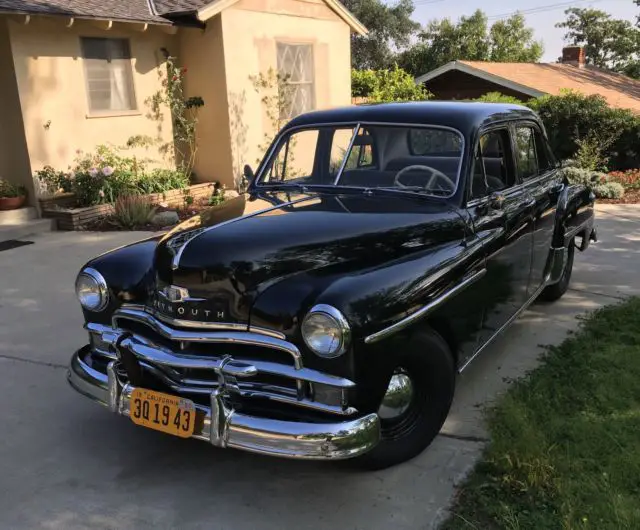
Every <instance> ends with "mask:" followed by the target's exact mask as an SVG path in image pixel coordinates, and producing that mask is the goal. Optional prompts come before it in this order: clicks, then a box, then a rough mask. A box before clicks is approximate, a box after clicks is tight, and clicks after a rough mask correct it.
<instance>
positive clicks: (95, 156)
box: [46, 145, 189, 206]
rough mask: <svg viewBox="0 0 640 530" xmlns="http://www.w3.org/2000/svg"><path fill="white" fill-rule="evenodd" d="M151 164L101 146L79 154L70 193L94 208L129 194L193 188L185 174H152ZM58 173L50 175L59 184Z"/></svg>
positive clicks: (82, 203)
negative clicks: (149, 166) (56, 179)
mask: <svg viewBox="0 0 640 530" xmlns="http://www.w3.org/2000/svg"><path fill="white" fill-rule="evenodd" d="M148 162H149V160H146V159H139V158H137V157H135V156H123V155H122V154H121V150H120V149H118V148H114V147H109V146H105V145H100V146H98V147H97V148H96V151H95V152H93V153H82V152H81V151H78V156H77V157H76V161H75V167H74V170H73V172H72V173H71V174H70V175H69V176H67V178H68V180H69V183H70V186H69V187H70V190H71V191H73V192H74V193H75V194H76V197H77V199H78V204H79V205H81V206H91V205H93V204H101V203H114V202H115V201H116V200H117V199H118V197H122V196H125V195H136V194H145V195H146V194H149V193H164V192H166V191H169V190H173V189H184V188H186V187H187V186H189V178H188V177H187V175H186V174H185V173H184V171H180V170H173V169H154V170H151V171H149V170H148V169H147V164H148ZM55 174H56V172H55V171H54V170H51V171H48V172H47V174H46V176H47V178H49V179H50V180H51V181H53V182H55V178H57V177H55ZM50 175H53V176H50Z"/></svg>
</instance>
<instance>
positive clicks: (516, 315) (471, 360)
mask: <svg viewBox="0 0 640 530" xmlns="http://www.w3.org/2000/svg"><path fill="white" fill-rule="evenodd" d="M546 286H547V284H546V283H545V282H543V283H542V285H540V287H538V289H536V291H535V293H533V295H532V296H531V297H530V298H529V299H528V300H527V301H526V302H525V303H524V305H523V306H522V307H521V308H520V309H518V310H517V311H516V312H515V313H514V314H513V315H512V316H511V317H510V318H509V320H507V321H506V322H505V323H504V324H503V325H502V326H500V328H499V329H498V331H496V332H495V333H494V334H493V335H491V337H490V338H489V340H487V341H486V342H485V343H484V344H483V345H482V346H480V348H478V349H477V350H476V352H475V353H474V354H473V355H472V356H471V357H470V358H469V359H467V361H466V362H465V363H464V364H463V365H462V367H461V368H459V369H458V373H460V374H461V373H462V371H463V370H464V369H465V368H466V367H467V366H469V365H470V364H471V363H472V362H473V360H474V359H475V358H476V357H477V356H478V355H480V354H481V353H482V352H483V351H484V350H485V348H486V347H487V346H488V345H489V344H491V343H492V342H493V341H494V340H495V339H496V338H497V337H498V336H500V335H501V334H502V332H503V331H504V330H505V329H507V328H508V327H509V325H510V324H511V323H512V322H513V321H514V320H515V319H516V318H518V317H519V316H520V314H521V313H522V312H523V311H524V310H525V309H527V307H529V306H530V305H531V304H532V303H533V301H534V300H535V299H536V298H537V297H538V295H539V294H540V293H541V292H542V290H543V289H544V288H545V287H546Z"/></svg>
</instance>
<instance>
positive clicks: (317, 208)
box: [154, 192, 462, 323]
mask: <svg viewBox="0 0 640 530" xmlns="http://www.w3.org/2000/svg"><path fill="white" fill-rule="evenodd" d="M461 224H462V219H461V217H460V216H458V215H457V214H456V213H455V212H454V211H453V210H452V209H451V207H450V206H448V205H447V204H446V203H444V202H442V203H440V202H436V201H429V200H426V199H424V198H421V197H415V196H411V195H408V194H407V195H400V194H393V195H389V194H384V195H377V194H376V195H373V196H366V195H364V194H344V195H337V194H333V193H301V192H300V193H284V192H266V193H265V192H262V193H258V194H251V195H249V194H244V195H240V196H239V197H237V198H234V199H231V200H229V201H227V202H226V203H224V204H223V205H220V206H217V207H213V208H211V209H208V210H206V211H205V212H203V213H201V214H200V215H197V216H195V217H193V218H192V219H189V220H188V221H186V222H184V223H182V224H181V225H178V226H177V227H176V228H175V229H173V230H172V231H170V232H169V233H167V234H166V236H164V237H163V238H162V240H161V241H160V242H159V244H158V247H157V248H156V254H155V258H154V262H155V267H154V268H155V271H156V278H157V284H158V285H157V291H161V290H162V289H164V288H165V287H167V286H169V285H174V286H178V287H182V288H185V289H187V291H188V295H186V296H188V298H187V299H186V300H180V301H179V303H178V304H177V305H176V304H175V303H173V304H164V303H162V299H161V297H159V298H158V300H156V303H157V304H158V303H159V304H160V309H162V310H166V311H168V312H169V313H171V312H172V311H173V313H174V314H173V316H174V317H181V318H192V319H194V320H200V321H202V320H206V321H214V322H215V321H224V322H241V323H242V322H248V318H249V312H250V309H251V305H252V303H253V301H254V300H255V299H256V297H257V296H258V295H259V294H260V293H261V292H262V291H264V290H265V289H266V288H268V287H270V286H273V285H274V283H277V282H279V281H283V280H285V279H286V278H288V277H290V276H292V275H296V274H299V273H302V272H309V271H311V270H315V271H319V272H323V271H325V270H327V271H330V272H331V273H332V274H334V273H336V272H338V273H339V272H340V270H341V269H344V270H345V271H346V270H350V271H353V270H354V269H357V268H359V267H362V268H364V267H369V266H372V265H375V264H376V263H380V262H383V261H385V260H389V259H391V258H394V259H395V258H398V257H400V256H402V255H404V254H407V253H411V252H417V251H420V250H424V248H425V247H426V246H430V245H434V244H438V243H440V242H442V241H451V240H452V238H453V237H457V238H458V239H459V238H460V234H461ZM182 293H183V295H182V296H185V294H184V293H185V292H184V291H182ZM164 298H165V299H166V298H167V297H166V296H164ZM165 301H166V300H165ZM181 308H182V309H181ZM176 311H178V313H176Z"/></svg>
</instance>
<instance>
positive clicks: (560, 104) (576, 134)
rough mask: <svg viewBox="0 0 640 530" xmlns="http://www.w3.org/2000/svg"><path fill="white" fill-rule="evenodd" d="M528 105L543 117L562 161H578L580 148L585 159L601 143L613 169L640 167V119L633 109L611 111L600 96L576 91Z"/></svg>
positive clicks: (553, 146)
mask: <svg viewBox="0 0 640 530" xmlns="http://www.w3.org/2000/svg"><path fill="white" fill-rule="evenodd" d="M527 105H528V106H529V107H531V108H532V109H533V110H535V111H536V112H537V113H538V114H539V115H540V117H541V118H542V121H543V122H544V125H545V128H546V130H547V134H548V136H549V141H550V142H551V147H552V148H553V150H554V152H555V154H556V156H557V157H558V158H559V159H560V160H563V159H566V158H577V155H578V151H579V150H581V149H582V151H583V155H585V156H586V155H587V152H588V151H589V150H592V148H593V145H595V144H599V145H600V156H601V157H602V159H603V160H604V161H607V160H608V165H609V167H611V168H612V169H628V168H633V167H638V166H640V116H637V115H636V114H634V113H633V112H631V111H630V110H625V109H614V108H611V107H609V105H608V103H607V101H606V99H605V98H604V97H602V96H600V95H590V96H586V95H584V94H580V93H579V92H575V91H563V93H562V94H560V95H558V96H543V97H541V98H537V99H532V100H530V101H529V102H528V103H527ZM591 156H592V155H588V156H586V158H590V157H591ZM581 163H584V161H583V162H581ZM600 165H601V166H603V165H605V164H602V163H601V164H600Z"/></svg>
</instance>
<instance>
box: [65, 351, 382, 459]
mask: <svg viewBox="0 0 640 530" xmlns="http://www.w3.org/2000/svg"><path fill="white" fill-rule="evenodd" d="M90 355H91V351H90V350H89V349H88V348H87V347H85V348H82V349H80V350H78V351H77V352H76V353H74V355H73V357H72V358H71V364H70V366H69V370H68V373H67V379H68V381H69V384H70V385H71V386H72V387H73V388H74V389H75V390H76V391H78V392H79V393H80V394H83V395H84V396H86V397H88V398H90V399H93V400H94V401H97V402H98V403H100V404H102V405H104V406H106V407H108V408H109V409H110V410H111V411H112V412H115V413H117V414H120V415H122V416H129V411H130V398H131V394H132V392H133V390H134V388H135V387H133V386H132V385H130V384H128V383H123V382H121V381H120V380H119V379H118V376H117V374H116V370H115V363H116V362H117V361H112V362H110V363H109V365H108V368H107V371H106V372H107V373H103V372H101V371H99V370H95V369H94V368H92V367H91V366H90V365H89V363H87V362H86V360H87V356H90ZM209 402H210V404H209V406H202V405H196V408H197V409H198V411H199V413H200V414H201V415H202V418H203V421H202V422H198V423H197V424H196V430H195V431H194V434H193V438H197V439H199V440H203V441H206V442H209V443H211V444H212V445H215V446H217V447H232V448H235V449H241V450H244V451H251V452H254V453H262V454H268V455H273V456H280V457H289V458H299V459H336V460H338V459H347V458H353V457H355V456H358V455H361V454H363V453H366V452H367V451H369V450H371V449H372V448H373V447H375V446H376V445H377V443H378V442H379V440H380V420H379V418H378V415H377V414H368V415H366V416H362V417H360V418H356V419H353V420H348V421H342V422H336V423H309V422H293V421H282V420H277V419H273V418H264V417H256V416H250V415H246V414H242V413H239V412H237V411H235V410H233V409H232V408H231V407H230V406H229V404H228V402H227V400H225V398H224V396H223V395H222V394H221V393H220V392H219V391H218V390H214V391H213V392H211V394H210V399H209Z"/></svg>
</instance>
